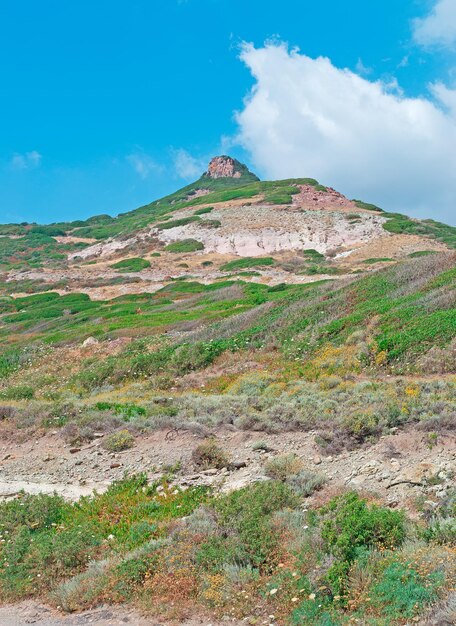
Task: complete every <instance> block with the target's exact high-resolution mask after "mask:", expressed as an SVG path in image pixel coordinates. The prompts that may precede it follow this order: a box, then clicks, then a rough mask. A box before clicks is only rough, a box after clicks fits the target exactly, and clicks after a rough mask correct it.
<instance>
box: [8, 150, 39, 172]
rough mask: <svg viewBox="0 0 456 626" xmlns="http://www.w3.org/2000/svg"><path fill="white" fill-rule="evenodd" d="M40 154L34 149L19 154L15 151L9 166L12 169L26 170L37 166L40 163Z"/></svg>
mask: <svg viewBox="0 0 456 626" xmlns="http://www.w3.org/2000/svg"><path fill="white" fill-rule="evenodd" d="M41 159H42V156H41V154H40V153H39V152H37V151H36V150H31V151H30V152H25V153H24V154H20V153H19V152H16V153H14V154H13V156H12V158H11V167H12V168H13V170H28V169H34V168H35V167H38V166H39V164H40V163H41Z"/></svg>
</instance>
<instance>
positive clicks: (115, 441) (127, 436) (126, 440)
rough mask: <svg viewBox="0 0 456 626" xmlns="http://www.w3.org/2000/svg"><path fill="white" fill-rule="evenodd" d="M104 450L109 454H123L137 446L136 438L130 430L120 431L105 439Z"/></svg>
mask: <svg viewBox="0 0 456 626" xmlns="http://www.w3.org/2000/svg"><path fill="white" fill-rule="evenodd" d="M102 445H103V448H105V449H106V450H109V452H122V450H128V449H129V448H132V447H133V446H134V445H135V438H134V437H133V435H132V434H131V433H130V431H128V430H126V429H125V430H118V431H117V432H115V433H112V434H110V435H108V436H107V437H105V438H104V439H103V444H102Z"/></svg>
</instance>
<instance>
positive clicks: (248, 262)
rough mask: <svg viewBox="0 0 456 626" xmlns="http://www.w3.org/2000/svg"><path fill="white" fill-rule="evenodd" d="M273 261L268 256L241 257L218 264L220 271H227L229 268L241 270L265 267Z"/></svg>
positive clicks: (272, 263)
mask: <svg viewBox="0 0 456 626" xmlns="http://www.w3.org/2000/svg"><path fill="white" fill-rule="evenodd" d="M274 263H275V261H274V259H273V258H272V257H270V256H265V257H243V258H242V259H236V260H234V261H229V262H228V263H224V264H223V265H221V266H220V269H221V270H222V272H229V271H231V270H242V269H245V268H248V267H267V266H270V265H274Z"/></svg>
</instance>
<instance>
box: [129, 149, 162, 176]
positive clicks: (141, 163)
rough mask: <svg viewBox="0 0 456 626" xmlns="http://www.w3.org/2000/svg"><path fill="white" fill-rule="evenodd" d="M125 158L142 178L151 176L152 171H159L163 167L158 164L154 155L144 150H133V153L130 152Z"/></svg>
mask: <svg viewBox="0 0 456 626" xmlns="http://www.w3.org/2000/svg"><path fill="white" fill-rule="evenodd" d="M125 158H126V160H127V161H128V163H129V164H130V165H131V166H132V167H133V169H134V170H135V172H136V173H137V174H139V176H140V177H141V178H142V179H146V178H148V177H149V176H150V174H151V173H152V172H159V171H161V169H162V168H161V166H160V165H158V164H157V163H156V162H155V161H154V160H153V158H152V157H150V156H149V155H148V154H146V153H145V152H143V151H142V150H138V151H137V152H132V153H131V154H128V155H127V156H126V157H125Z"/></svg>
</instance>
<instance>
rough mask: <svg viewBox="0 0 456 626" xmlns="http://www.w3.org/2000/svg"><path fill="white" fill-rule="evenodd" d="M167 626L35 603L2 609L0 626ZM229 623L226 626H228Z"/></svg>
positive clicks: (115, 611)
mask: <svg viewBox="0 0 456 626" xmlns="http://www.w3.org/2000/svg"><path fill="white" fill-rule="evenodd" d="M228 623H229V624H231V625H234V626H239V625H240V622H233V621H231V620H230V621H229V622H228ZM29 624H36V625H37V626H88V625H89V624H93V625H94V626H125V625H127V626H166V624H165V623H164V622H163V621H162V620H160V619H159V618H153V617H145V616H142V615H140V614H139V613H137V612H136V611H134V610H133V609H129V608H128V607H122V606H114V607H101V608H98V609H94V610H92V611H84V612H83V613H77V614H71V615H62V614H59V613H57V612H56V611H54V610H53V609H50V608H49V607H47V606H45V605H43V604H38V603H35V602H32V601H27V602H22V603H21V604H16V605H10V606H5V607H0V626H28V625H29ZM226 624H227V622H226V621H224V622H223V626H226ZM181 626H222V624H221V623H219V622H214V621H213V620H209V619H206V618H205V617H194V618H191V619H187V620H184V621H183V622H181Z"/></svg>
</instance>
